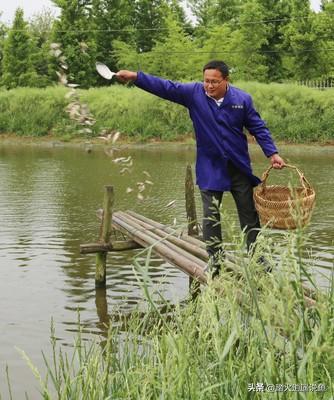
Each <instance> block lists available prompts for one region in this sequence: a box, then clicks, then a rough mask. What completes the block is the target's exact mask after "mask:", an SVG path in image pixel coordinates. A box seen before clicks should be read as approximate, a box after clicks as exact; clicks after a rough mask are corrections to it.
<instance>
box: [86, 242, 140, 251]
mask: <svg viewBox="0 0 334 400" xmlns="http://www.w3.org/2000/svg"><path fill="white" fill-rule="evenodd" d="M140 248H141V246H140V245H139V244H138V243H136V242H135V241H133V240H119V241H115V242H113V243H108V244H104V243H87V244H81V245H80V254H90V253H99V252H101V251H123V250H132V249H140Z"/></svg>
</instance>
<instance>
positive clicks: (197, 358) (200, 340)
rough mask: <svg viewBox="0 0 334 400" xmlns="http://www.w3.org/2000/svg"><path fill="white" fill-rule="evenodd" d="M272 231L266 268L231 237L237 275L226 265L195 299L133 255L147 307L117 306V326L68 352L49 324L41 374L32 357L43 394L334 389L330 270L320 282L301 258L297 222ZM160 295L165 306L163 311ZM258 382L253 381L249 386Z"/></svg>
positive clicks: (173, 395)
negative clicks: (49, 352) (159, 281)
mask: <svg viewBox="0 0 334 400" xmlns="http://www.w3.org/2000/svg"><path fill="white" fill-rule="evenodd" d="M276 239H277V238H276ZM276 239H271V238H270V237H269V236H268V235H267V234H266V233H265V232H264V235H263V236H262V237H261V238H260V240H259V245H258V247H257V250H256V252H262V251H266V254H268V257H269V260H270V261H271V262H272V261H273V260H276V261H275V262H276V263H277V266H276V268H275V269H274V272H273V273H272V274H266V273H264V272H263V271H262V268H261V267H260V266H259V265H257V263H256V262H255V261H254V260H255V259H256V258H257V254H255V255H254V257H253V258H252V260H251V261H250V264H248V263H246V261H243V260H244V258H243V257H241V255H242V245H237V246H236V256H237V257H238V256H240V263H239V268H238V271H239V273H238V275H236V274H235V273H231V272H228V271H226V270H225V271H224V272H223V273H222V275H221V276H220V278H219V279H217V280H214V281H210V282H209V284H208V286H206V287H205V288H204V289H203V290H202V293H201V295H200V296H199V297H198V298H197V300H196V301H193V302H191V301H189V302H186V303H184V304H182V305H180V304H178V305H176V306H175V307H171V306H169V305H168V303H167V302H166V301H164V299H163V297H162V296H161V294H160V293H159V292H155V293H152V292H151V291H150V290H149V287H150V286H151V282H150V278H149V275H148V266H149V260H150V253H148V256H147V262H146V265H139V264H138V262H137V260H135V261H134V272H135V273H136V274H137V276H138V279H139V281H140V282H141V285H142V289H143V295H144V297H145V299H146V306H147V311H146V312H144V313H143V312H142V311H141V312H139V311H137V312H136V311H134V312H133V313H132V314H131V315H130V316H127V317H125V316H122V321H123V324H119V323H118V324H117V327H116V326H113V324H112V321H111V324H110V325H111V326H110V328H109V332H108V336H107V339H106V341H103V342H102V343H98V341H93V342H87V341H84V340H83V339H82V338H81V334H80V333H79V334H78V337H77V340H76V342H75V345H74V348H73V352H69V351H67V352H66V353H65V352H64V351H63V349H61V348H60V349H58V347H57V346H58V345H57V342H56V340H55V334H54V332H52V335H51V336H52V337H51V340H52V345H53V350H54V352H53V359H51V360H48V359H45V362H46V365H47V369H48V376H47V378H46V379H44V378H42V377H41V376H40V374H39V372H38V371H36V369H35V368H34V367H33V366H32V365H31V364H30V365H31V368H32V369H33V371H34V373H35V375H36V377H37V378H38V380H39V382H40V385H41V393H42V397H43V398H44V399H51V398H57V399H89V400H95V399H96V400H97V399H101V400H102V399H103V400H106V399H152V400H155V399H170V400H174V399H192V400H196V399H203V400H204V399H250V398H252V399H269V398H270V399H271V398H276V399H308V400H309V399H314V400H315V399H317V400H318V399H328V400H329V399H333V396H334V382H333V377H334V323H333V322H334V282H333V276H332V278H331V279H332V280H331V282H328V289H327V290H323V291H319V290H317V288H316V285H315V284H314V281H313V277H312V274H311V270H310V266H309V265H308V264H307V265H306V264H305V263H304V258H303V255H302V249H303V247H304V245H305V243H304V241H305V236H304V234H303V232H302V231H301V230H297V231H296V232H288V233H283V234H280V237H279V240H278V239H277V240H276ZM273 241H275V245H274V244H273ZM305 282H306V283H307V284H308V285H309V286H310V287H311V288H312V289H313V290H314V293H315V295H316V302H315V304H313V305H312V306H311V307H309V306H307V304H306V303H305V301H304V296H303V285H305ZM162 304H165V305H166V306H167V309H168V310H169V311H168V312H162V311H161V310H162V308H161V305H162ZM25 357H26V356H25ZM28 363H30V362H29V361H28ZM256 384H258V386H257V387H258V388H259V389H258V390H259V391H256V389H255V390H254V391H252V390H251V389H252V388H253V387H254V388H256ZM260 384H263V385H264V387H268V386H266V385H274V388H275V393H274V394H273V393H272V392H268V391H264V392H262V391H261V385H260ZM294 384H304V385H307V389H308V391H306V392H305V391H297V392H296V391H293V390H292V388H293V386H290V387H289V389H288V386H287V385H294ZM281 385H283V386H281ZM284 385H286V386H284ZM309 385H316V386H309ZM319 385H324V386H319ZM270 388H273V386H270ZM311 388H313V390H312V391H311V390H310V389H311ZM314 388H316V389H322V390H320V391H315V390H314ZM54 392H55V393H57V395H56V396H53V395H52V394H51V393H54Z"/></svg>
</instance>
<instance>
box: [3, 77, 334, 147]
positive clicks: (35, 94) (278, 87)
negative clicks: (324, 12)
mask: <svg viewBox="0 0 334 400" xmlns="http://www.w3.org/2000/svg"><path fill="white" fill-rule="evenodd" d="M236 86H239V87H241V88H242V89H244V90H246V91H248V92H249V93H251V94H252V96H253V98H254V103H255V105H256V107H257V108H258V110H259V111H260V113H261V116H262V117H263V119H264V120H266V122H267V124H268V127H269V128H270V130H271V131H272V134H273V136H274V139H275V140H283V141H287V142H291V143H310V142H320V143H326V142H333V139H334V130H333V126H334V90H327V91H319V90H314V89H310V88H307V87H301V86H296V85H288V84H260V83H256V82H238V83H236ZM65 93H66V89H64V88H61V87H49V88H46V89H30V88H19V89H14V90H11V91H5V90H0V133H15V134H17V135H22V136H45V135H47V134H54V135H58V136H60V137H61V136H66V137H69V136H70V137H77V136H80V135H81V136H82V134H80V133H79V131H80V127H78V126H76V125H75V123H74V122H72V121H70V120H69V118H68V115H67V114H66V112H65V111H64V110H65V107H66V104H67V102H68V101H69V100H67V99H65V97H64V96H65ZM80 95H81V101H82V102H83V103H87V104H88V105H89V107H90V110H91V112H92V113H93V115H94V116H95V118H96V120H97V122H96V124H95V126H94V127H93V132H92V134H91V136H97V135H99V134H100V132H101V130H102V129H107V130H109V131H111V130H119V131H121V132H122V133H123V136H124V135H127V136H129V137H130V138H132V139H133V140H135V141H138V142H145V141H147V140H151V139H159V140H180V139H182V138H183V137H184V136H185V135H189V134H190V133H191V132H192V131H193V129H192V124H191V121H190V119H189V116H188V112H187V110H186V109H185V108H183V107H181V106H179V105H176V104H172V103H170V102H167V101H165V100H161V99H158V98H157V97H155V96H153V95H151V94H148V93H145V92H143V91H141V90H139V89H137V88H135V87H132V88H131V87H130V88H129V87H124V86H121V85H113V86H110V87H105V88H96V89H89V90H82V91H80Z"/></svg>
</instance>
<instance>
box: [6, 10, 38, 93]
mask: <svg viewBox="0 0 334 400" xmlns="http://www.w3.org/2000/svg"><path fill="white" fill-rule="evenodd" d="M33 52H34V46H33V41H32V39H31V37H30V35H29V31H28V28H27V23H26V22H25V21H24V18H23V10H22V9H21V8H18V9H17V10H16V12H15V18H14V22H13V26H12V27H11V29H10V30H9V33H8V37H7V38H6V39H5V42H4V50H3V62H2V68H3V72H2V81H1V82H2V84H3V85H4V86H5V87H6V88H8V89H12V88H15V87H17V86H35V85H36V83H37V82H38V77H37V73H36V71H35V70H34V68H33V63H32V60H31V54H32V53H33Z"/></svg>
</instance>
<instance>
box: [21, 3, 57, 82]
mask: <svg viewBox="0 0 334 400" xmlns="http://www.w3.org/2000/svg"><path fill="white" fill-rule="evenodd" d="M54 21H55V16H54V13H53V11H51V10H50V9H44V10H42V11H41V12H39V13H37V14H35V15H34V16H33V17H32V19H31V20H30V22H29V27H28V29H29V32H30V35H31V37H32V40H33V41H34V50H35V52H34V53H33V54H32V55H31V58H32V63H33V66H34V69H35V70H36V72H37V74H38V76H39V81H38V83H39V86H41V87H42V86H47V85H48V84H50V83H51V82H52V77H51V76H50V73H49V72H50V71H49V62H50V54H49V51H50V41H51V33H52V26H53V23H54Z"/></svg>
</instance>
